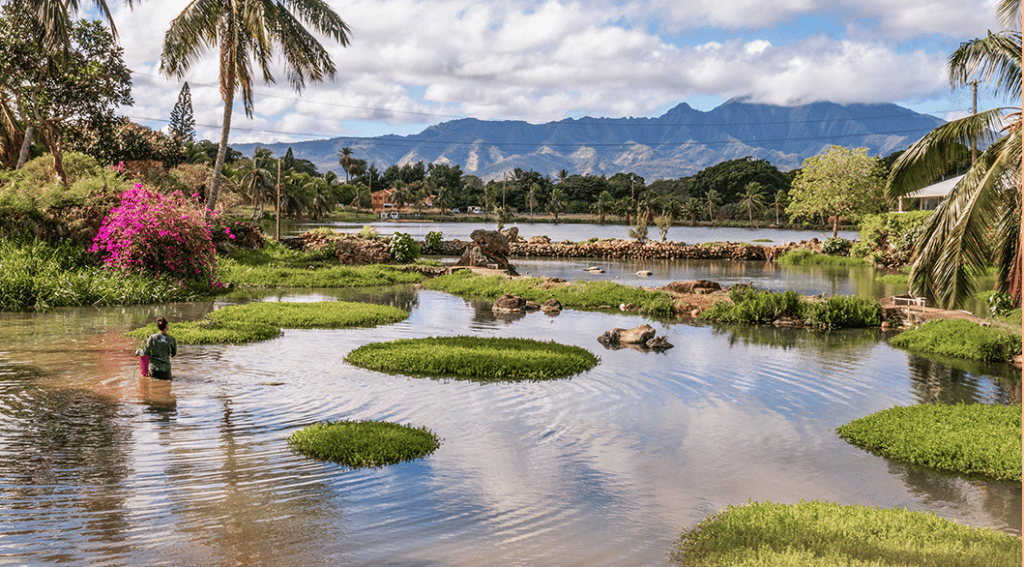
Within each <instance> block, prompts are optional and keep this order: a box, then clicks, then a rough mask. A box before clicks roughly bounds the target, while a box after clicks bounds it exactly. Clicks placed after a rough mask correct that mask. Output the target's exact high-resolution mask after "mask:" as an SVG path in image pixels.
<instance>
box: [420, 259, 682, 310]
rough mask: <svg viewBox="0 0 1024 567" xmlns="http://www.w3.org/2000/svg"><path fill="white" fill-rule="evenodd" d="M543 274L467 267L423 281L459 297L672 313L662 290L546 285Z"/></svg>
mask: <svg viewBox="0 0 1024 567" xmlns="http://www.w3.org/2000/svg"><path fill="white" fill-rule="evenodd" d="M545 282H546V280H545V279H544V278H516V279H509V278H506V277H502V276H478V275H476V274H474V273H472V272H470V271H468V270H460V271H457V272H455V273H454V274H451V275H447V276H440V277H437V278H433V279H430V280H427V281H425V282H424V283H423V285H424V287H426V288H427V289H433V290H437V291H444V292H447V293H451V294H453V295H458V296H460V297H483V298H488V299H496V298H498V297H501V296H502V295H504V294H506V293H511V294H514V295H517V296H519V297H522V298H524V299H527V300H530V301H535V302H537V303H543V302H545V301H547V300H548V299H551V298H555V299H557V300H558V301H559V303H561V304H562V306H563V307H568V308H571V309H599V308H602V307H616V308H617V307H618V306H619V305H620V304H623V303H632V304H633V305H635V306H636V307H637V309H639V310H640V311H641V312H642V313H644V314H646V315H659V316H669V315H672V313H673V299H672V296H671V295H669V294H668V293H665V292H660V291H645V290H642V289H639V288H634V287H629V286H625V285H621V284H617V283H613V282H569V283H563V284H555V285H547V284H545Z"/></svg>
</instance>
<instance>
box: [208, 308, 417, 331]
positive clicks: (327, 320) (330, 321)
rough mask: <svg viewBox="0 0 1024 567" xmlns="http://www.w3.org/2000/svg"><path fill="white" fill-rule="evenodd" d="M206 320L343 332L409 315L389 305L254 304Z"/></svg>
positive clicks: (225, 311)
mask: <svg viewBox="0 0 1024 567" xmlns="http://www.w3.org/2000/svg"><path fill="white" fill-rule="evenodd" d="M209 317H210V318H211V319H217V320H220V321H247V322H253V323H266V324H269V325H276V326H279V327H283V328H286V329H342V328H347V327H374V326H377V325H385V324H389V323H397V322H398V321H403V320H405V319H407V318H408V317H409V312H408V311H405V310H403V309H399V308H397V307H392V306H390V305H377V304H374V303H356V302H349V301H319V302H315V303H292V302H281V301H272V302H268V301H255V302H252V303H246V304H244V305H230V306H228V307H224V308H222V309H218V310H217V311H214V312H213V313H211V314H210V315H209Z"/></svg>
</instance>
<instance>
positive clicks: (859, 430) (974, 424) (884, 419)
mask: <svg viewBox="0 0 1024 567" xmlns="http://www.w3.org/2000/svg"><path fill="white" fill-rule="evenodd" d="M1020 418H1021V408H1020V405H1019V404H1018V405H1012V406H993V405H987V404H956V405H940V404H934V405H933V404H927V405H917V406H910V407H893V408H889V409H887V410H883V411H880V412H878V413H875V414H871V415H869V416H866V417H862V418H860V419H855V420H853V421H851V422H850V423H848V424H846V425H843V426H841V427H839V428H838V429H836V431H837V432H838V433H839V436H840V437H842V438H843V439H846V440H847V441H849V442H850V443H852V444H854V445H856V446H858V447H861V448H864V449H867V450H869V451H871V452H873V453H876V454H878V455H881V456H883V457H887V458H892V459H896V460H900V461H905V462H909V463H914V464H918V465H922V466H926V467H931V468H935V469H940V470H944V471H950V472H957V473H966V474H978V475H983V476H986V477H990V478H994V479H997V480H1018V481H1019V480H1020V479H1021V442H1020V439H1021V426H1020V423H1021V419H1020ZM1018 559H1019V558H1018Z"/></svg>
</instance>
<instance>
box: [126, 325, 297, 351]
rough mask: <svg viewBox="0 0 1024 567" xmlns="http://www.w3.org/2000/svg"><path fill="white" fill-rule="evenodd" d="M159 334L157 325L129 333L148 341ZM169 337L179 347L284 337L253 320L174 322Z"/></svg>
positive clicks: (273, 328) (275, 329) (272, 327)
mask: <svg viewBox="0 0 1024 567" xmlns="http://www.w3.org/2000/svg"><path fill="white" fill-rule="evenodd" d="M156 332H157V328H156V323H150V324H149V325H146V326H145V327H142V328H140V329H135V330H134V331H131V332H129V333H128V336H129V337H134V338H136V339H145V338H146V337H148V336H150V335H152V334H153V333H156ZM167 334H169V335H171V336H172V337H174V340H175V341H177V342H178V343H179V344H186V345H210V344H217V343H251V342H255V341H265V340H268V339H273V338H274V337H277V336H278V335H280V334H281V329H279V328H277V327H275V326H273V325H268V324H266V323H258V322H251V321H219V320H215V319H203V320H200V321H182V322H180V323H171V324H170V325H169V326H168V327H167Z"/></svg>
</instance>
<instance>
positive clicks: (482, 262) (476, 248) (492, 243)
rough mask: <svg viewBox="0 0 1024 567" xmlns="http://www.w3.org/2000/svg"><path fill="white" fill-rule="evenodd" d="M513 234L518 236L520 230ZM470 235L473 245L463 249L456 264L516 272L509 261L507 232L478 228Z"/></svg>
mask: <svg viewBox="0 0 1024 567" xmlns="http://www.w3.org/2000/svg"><path fill="white" fill-rule="evenodd" d="M513 236H514V237H516V238H518V230H516V232H515V233H514V234H513ZM469 237H470V238H472V239H473V243H472V246H467V247H466V248H465V249H464V250H463V252H462V255H461V256H460V257H459V261H458V262H457V263H456V264H455V265H456V266H479V267H481V268H494V269H497V270H507V271H508V272H509V273H512V274H514V273H515V268H514V267H512V264H510V263H509V261H508V257H509V243H508V238H507V237H506V236H505V234H502V233H501V232H498V231H496V230H484V229H482V228H478V229H476V230H474V231H473V232H472V233H470V235H469ZM442 248H443V247H442Z"/></svg>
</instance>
